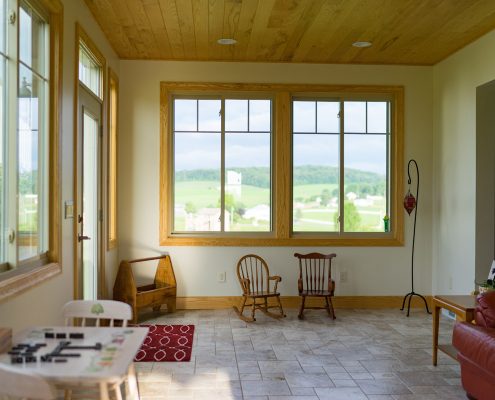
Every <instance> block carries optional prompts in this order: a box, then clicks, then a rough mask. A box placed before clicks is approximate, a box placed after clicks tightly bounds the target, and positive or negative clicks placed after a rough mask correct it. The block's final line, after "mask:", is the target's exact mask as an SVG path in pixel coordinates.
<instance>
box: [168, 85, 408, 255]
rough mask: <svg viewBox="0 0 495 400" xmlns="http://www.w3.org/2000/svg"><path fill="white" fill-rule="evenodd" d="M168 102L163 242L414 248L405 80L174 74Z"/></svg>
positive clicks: (205, 244) (209, 244) (171, 243)
mask: <svg viewBox="0 0 495 400" xmlns="http://www.w3.org/2000/svg"><path fill="white" fill-rule="evenodd" d="M160 99H161V100H160V101H161V164H160V165H161V169H160V244H161V245H201V246H400V245H403V243H404V241H403V212H402V207H401V201H402V191H403V171H404V166H403V135H404V132H403V129H404V128H403V114H404V89H403V88H402V87H399V86H352V85H347V86H345V85H342V86H332V85H291V84H239V83H235V84H230V83H223V84H222V83H180V82H179V83H173V82H162V83H161V95H160ZM387 218H388V222H387V224H385V223H384V219H385V220H387Z"/></svg>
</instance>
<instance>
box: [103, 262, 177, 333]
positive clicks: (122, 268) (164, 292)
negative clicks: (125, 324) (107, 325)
mask: <svg viewBox="0 0 495 400" xmlns="http://www.w3.org/2000/svg"><path fill="white" fill-rule="evenodd" d="M153 260H158V266H157V268H156V273H155V279H154V281H153V283H151V284H149V285H144V286H136V281H135V280H134V274H133V272H132V266H133V264H139V263H143V262H146V261H153ZM176 298H177V281H176V280H175V273H174V268H173V266H172V260H171V259H170V256H169V255H162V256H158V257H149V258H140V259H137V260H123V261H122V262H121V263H120V265H119V271H118V273H117V277H116V278H115V284H114V286H113V299H114V300H118V301H123V302H124V303H127V304H129V305H130V306H131V308H132V312H133V320H132V322H133V323H134V324H136V323H137V322H138V311H139V310H140V309H142V308H146V307H151V308H152V309H153V311H159V310H160V307H161V305H162V304H166V305H167V311H168V312H175V308H176Z"/></svg>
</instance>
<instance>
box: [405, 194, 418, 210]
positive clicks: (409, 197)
mask: <svg viewBox="0 0 495 400" xmlns="http://www.w3.org/2000/svg"><path fill="white" fill-rule="evenodd" d="M404 208H405V210H406V211H407V213H408V214H409V215H411V213H412V212H413V210H414V209H415V208H416V197H414V196H413V194H412V193H411V191H410V190H408V191H407V194H406V197H404Z"/></svg>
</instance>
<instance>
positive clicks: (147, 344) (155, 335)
mask: <svg viewBox="0 0 495 400" xmlns="http://www.w3.org/2000/svg"><path fill="white" fill-rule="evenodd" d="M139 326H143V327H148V328H149V331H148V335H147V336H146V338H145V339H144V342H143V344H142V345H141V348H140V349H139V351H138V352H137V353H136V356H135V357H134V361H139V362H144V361H155V362H160V361H190V360H191V351H192V344H193V336H194V325H139Z"/></svg>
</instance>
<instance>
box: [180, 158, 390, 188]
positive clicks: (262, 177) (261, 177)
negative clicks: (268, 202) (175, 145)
mask: <svg viewBox="0 0 495 400" xmlns="http://www.w3.org/2000/svg"><path fill="white" fill-rule="evenodd" d="M234 170H235V171H236V172H240V173H242V183H243V184H244V185H251V186H255V187H259V188H265V189H266V188H269V187H270V168H269V167H249V168H235V169H234ZM293 179H294V185H312V184H338V183H339V169H338V168H337V167H330V166H323V165H301V166H296V167H294V171H293ZM344 179H345V182H346V185H354V187H355V189H356V191H359V187H360V186H363V185H364V186H366V189H365V190H366V192H367V193H369V194H376V193H373V192H375V190H374V189H373V187H374V186H383V185H384V180H385V179H384V176H383V175H380V174H377V173H374V172H368V171H362V170H358V169H352V168H346V170H345V174H344ZM219 180H220V170H219V169H194V170H185V171H176V172H175V181H176V182H188V181H219ZM381 189H382V187H380V190H378V191H379V192H381Z"/></svg>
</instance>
